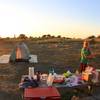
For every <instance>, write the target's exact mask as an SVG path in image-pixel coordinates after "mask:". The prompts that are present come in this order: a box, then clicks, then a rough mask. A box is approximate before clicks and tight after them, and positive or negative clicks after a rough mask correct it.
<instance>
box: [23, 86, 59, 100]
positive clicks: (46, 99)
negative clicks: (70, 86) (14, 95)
mask: <svg viewBox="0 0 100 100" xmlns="http://www.w3.org/2000/svg"><path fill="white" fill-rule="evenodd" d="M23 100H61V96H60V93H59V92H58V90H57V89H56V88H55V87H43V88H41V87H37V88H26V89H25V91H24V99H23Z"/></svg>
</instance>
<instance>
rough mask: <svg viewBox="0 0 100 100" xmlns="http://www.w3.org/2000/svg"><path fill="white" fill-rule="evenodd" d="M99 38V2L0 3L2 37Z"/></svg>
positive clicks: (6, 0) (46, 0)
mask: <svg viewBox="0 0 100 100" xmlns="http://www.w3.org/2000/svg"><path fill="white" fill-rule="evenodd" d="M22 33H23V34H26V35H27V36H30V35H32V36H34V37H36V36H37V37H38V36H42V35H43V34H51V35H55V36H57V35H62V36H66V37H76V38H85V37H88V36H90V35H96V36H98V35H100V0H0V36H2V37H7V36H9V37H10V36H14V34H15V35H16V36H18V35H19V34H22Z"/></svg>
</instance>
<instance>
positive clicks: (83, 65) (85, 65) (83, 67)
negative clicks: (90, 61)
mask: <svg viewBox="0 0 100 100" xmlns="http://www.w3.org/2000/svg"><path fill="white" fill-rule="evenodd" d="M86 67H87V64H84V63H80V72H81V73H82V72H83V71H85V69H86Z"/></svg>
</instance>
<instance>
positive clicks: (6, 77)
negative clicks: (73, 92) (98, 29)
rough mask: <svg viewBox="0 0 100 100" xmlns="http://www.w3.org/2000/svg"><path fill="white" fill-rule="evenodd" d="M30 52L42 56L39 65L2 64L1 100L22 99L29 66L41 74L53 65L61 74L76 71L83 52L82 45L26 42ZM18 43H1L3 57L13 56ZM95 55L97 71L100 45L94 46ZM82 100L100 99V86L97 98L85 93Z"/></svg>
mask: <svg viewBox="0 0 100 100" xmlns="http://www.w3.org/2000/svg"><path fill="white" fill-rule="evenodd" d="M26 43H27V45H28V47H29V49H30V52H31V53H32V54H36V55H38V61H39V63H38V64H29V63H15V64H11V63H9V64H0V100H21V93H20V91H19V88H18V83H19V82H20V79H21V76H22V75H23V74H27V73H28V67H30V66H33V67H35V71H36V70H40V71H41V72H48V69H49V68H50V67H51V66H52V67H54V69H55V71H56V72H57V73H63V72H64V71H65V70H67V69H70V70H71V71H75V70H76V69H77V68H79V59H80V49H81V46H82V42H68V43H57V44H56V43H48V44H46V43H41V44H38V43H33V42H26ZM16 44H17V43H16V42H12V41H1V42H0V55H3V54H8V53H10V52H11V51H12V50H13V48H14V46H15V45H16ZM91 47H92V49H93V52H95V53H96V55H97V56H96V59H94V60H92V61H91V63H92V64H93V65H94V66H95V68H99V66H100V43H96V44H93V45H91ZM81 94H83V95H81V98H80V100H100V87H97V88H95V89H94V91H93V96H88V95H87V94H84V93H83V92H82V93H81ZM64 100H67V99H64Z"/></svg>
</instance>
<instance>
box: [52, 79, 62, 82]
mask: <svg viewBox="0 0 100 100" xmlns="http://www.w3.org/2000/svg"><path fill="white" fill-rule="evenodd" d="M63 82H64V79H54V81H53V83H63Z"/></svg>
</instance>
